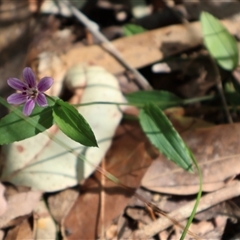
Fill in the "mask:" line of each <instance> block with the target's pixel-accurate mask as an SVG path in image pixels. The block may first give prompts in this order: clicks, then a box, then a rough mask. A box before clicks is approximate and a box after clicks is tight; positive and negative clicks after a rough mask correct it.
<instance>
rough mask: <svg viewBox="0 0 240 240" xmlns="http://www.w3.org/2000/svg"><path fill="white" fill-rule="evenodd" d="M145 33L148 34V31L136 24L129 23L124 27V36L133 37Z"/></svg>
mask: <svg viewBox="0 0 240 240" xmlns="http://www.w3.org/2000/svg"><path fill="white" fill-rule="evenodd" d="M143 32H146V29H145V28H143V27H141V26H139V25H136V24H132V23H129V24H126V25H124V26H123V34H124V35H125V36H132V35H135V34H138V33H143Z"/></svg>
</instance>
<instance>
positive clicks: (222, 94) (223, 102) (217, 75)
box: [210, 56, 233, 123]
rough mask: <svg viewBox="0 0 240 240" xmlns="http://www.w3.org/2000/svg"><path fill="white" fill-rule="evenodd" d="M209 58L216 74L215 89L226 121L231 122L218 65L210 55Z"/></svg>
mask: <svg viewBox="0 0 240 240" xmlns="http://www.w3.org/2000/svg"><path fill="white" fill-rule="evenodd" d="M210 59H211V61H212V65H213V70H214V72H215V74H216V83H217V89H218V92H219V95H220V98H221V100H222V104H223V108H224V111H225V113H226V116H227V119H228V122H229V123H233V120H232V117H231V114H230V112H229V109H228V106H227V101H226V98H225V95H224V92H223V87H222V81H221V75H220V73H219V69H218V66H217V64H216V62H215V61H214V59H213V58H212V57H211V56H210Z"/></svg>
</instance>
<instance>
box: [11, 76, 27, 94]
mask: <svg viewBox="0 0 240 240" xmlns="http://www.w3.org/2000/svg"><path fill="white" fill-rule="evenodd" d="M7 83H8V85H9V86H10V87H12V88H13V89H15V90H19V91H24V90H26V89H27V88H28V87H27V85H26V83H24V82H22V81H21V80H19V79H17V78H9V79H8V80H7Z"/></svg>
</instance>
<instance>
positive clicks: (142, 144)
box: [63, 123, 151, 240]
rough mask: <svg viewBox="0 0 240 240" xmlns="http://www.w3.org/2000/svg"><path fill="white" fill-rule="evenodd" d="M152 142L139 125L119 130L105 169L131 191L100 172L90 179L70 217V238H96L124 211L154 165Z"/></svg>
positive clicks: (67, 231)
mask: <svg viewBox="0 0 240 240" xmlns="http://www.w3.org/2000/svg"><path fill="white" fill-rule="evenodd" d="M148 149H149V143H148V141H147V139H146V137H145V136H144V134H143V133H142V132H141V130H140V128H139V126H137V125H130V124H126V123H125V124H123V125H121V126H120V127H119V128H118V131H117V134H116V138H115V140H114V142H113V145H112V147H111V149H110V151H109V152H108V154H107V156H106V161H105V169H106V170H107V171H108V172H110V173H111V174H113V175H114V176H116V177H117V178H118V179H119V180H120V181H121V183H123V184H125V185H127V186H128V187H129V188H130V190H131V191H130V192H129V191H127V190H126V189H124V188H122V187H121V186H118V185H116V184H114V183H113V182H111V181H110V180H107V179H105V178H104V179H102V175H101V174H100V173H98V172H96V173H95V174H94V176H93V177H91V178H89V179H88V180H87V181H86V183H85V184H84V186H83V187H82V192H81V194H80V196H79V198H78V200H77V201H76V203H75V205H74V206H73V208H72V209H71V211H70V212H69V214H68V215H67V216H66V218H65V221H64V229H63V232H64V233H65V236H66V239H69V240H71V239H96V237H97V236H98V235H99V234H100V232H101V231H102V230H103V229H104V230H106V227H108V226H109V224H110V223H111V221H112V219H114V218H116V217H117V216H118V215H119V214H120V213H121V212H122V211H123V209H124V207H125V206H126V204H127V202H128V201H129V199H130V198H131V196H132V195H133V193H134V192H135V189H136V188H137V187H139V184H140V181H141V178H142V176H143V175H144V173H145V171H146V169H147V168H148V166H149V164H150V163H151V157H150V156H149V154H148V153H147V150H148Z"/></svg>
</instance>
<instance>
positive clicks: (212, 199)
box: [133, 181, 240, 239]
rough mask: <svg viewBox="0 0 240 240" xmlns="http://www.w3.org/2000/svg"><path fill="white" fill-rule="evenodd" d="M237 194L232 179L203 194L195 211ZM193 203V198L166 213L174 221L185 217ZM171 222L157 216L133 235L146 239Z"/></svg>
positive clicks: (238, 186)
mask: <svg viewBox="0 0 240 240" xmlns="http://www.w3.org/2000/svg"><path fill="white" fill-rule="evenodd" d="M239 195H240V182H239V181H233V182H232V183H231V184H229V185H227V186H226V187H225V188H223V189H220V190H218V191H216V192H213V193H209V194H207V195H205V196H203V197H202V198H201V200H200V203H199V205H198V209H197V212H201V211H204V210H205V209H208V208H210V207H212V206H214V205H216V204H218V203H220V202H223V201H226V200H228V199H231V198H234V197H237V196H239ZM194 204H195V200H194V201H191V202H189V203H188V204H186V205H185V206H183V207H181V208H178V209H177V210H175V211H173V212H171V213H170V214H168V215H169V216H170V217H171V218H174V219H175V220H176V221H181V220H183V219H186V218H188V217H189V216H190V214H191V211H192V209H193V206H194ZM172 224H173V223H172V222H171V221H170V220H169V219H167V218H159V219H158V220H156V221H155V222H152V223H151V224H148V225H146V226H145V227H144V228H143V229H141V230H137V231H135V232H134V234H133V236H134V237H137V238H138V237H141V239H147V238H150V237H152V236H154V235H156V234H157V233H159V232H161V231H163V230H164V229H166V228H168V227H170V226H171V225H172Z"/></svg>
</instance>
